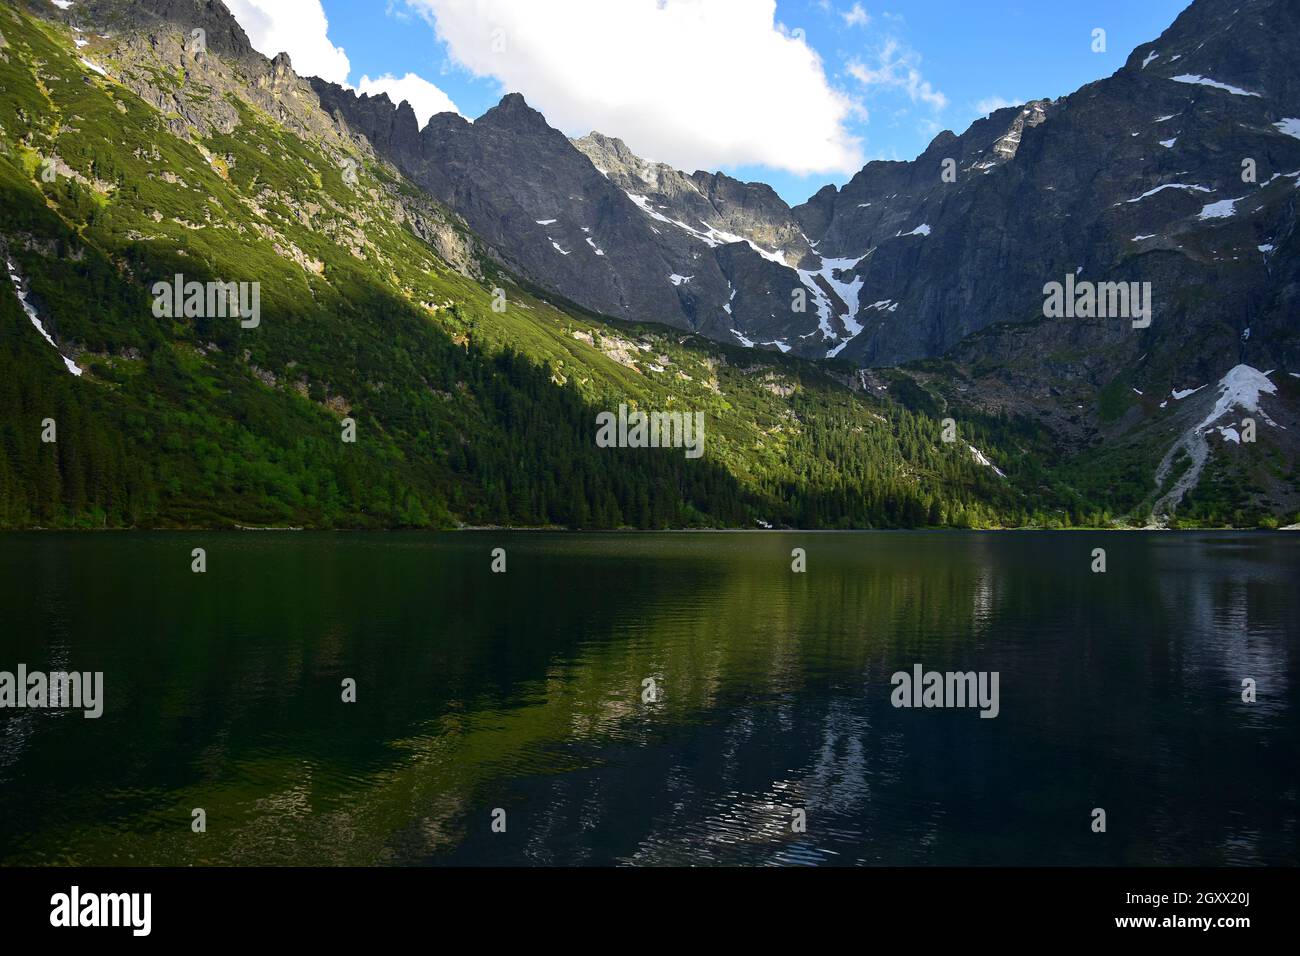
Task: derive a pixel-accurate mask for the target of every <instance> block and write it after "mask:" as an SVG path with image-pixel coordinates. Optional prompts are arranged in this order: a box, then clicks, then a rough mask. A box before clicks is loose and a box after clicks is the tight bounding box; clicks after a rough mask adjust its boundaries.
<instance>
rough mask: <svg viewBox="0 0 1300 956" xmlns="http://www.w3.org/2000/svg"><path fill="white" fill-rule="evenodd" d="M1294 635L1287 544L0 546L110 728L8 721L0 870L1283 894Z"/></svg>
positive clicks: (936, 537)
mask: <svg viewBox="0 0 1300 956" xmlns="http://www.w3.org/2000/svg"><path fill="white" fill-rule="evenodd" d="M1097 546H1103V547H1105V548H1106V550H1107V559H1108V568H1109V570H1108V573H1106V574H1093V573H1091V572H1090V564H1091V550H1092V548H1094V547H1097ZM195 547H203V548H206V550H207V560H208V571H207V573H206V574H193V573H191V571H190V561H191V559H190V551H191V549H192V548H195ZM496 547H504V548H506V550H507V555H508V558H507V560H508V571H507V573H505V574H493V573H491V571H490V563H491V556H490V552H491V550H492V549H493V548H496ZM794 547H803V548H805V549H806V550H807V554H808V571H807V573H806V574H793V573H791V569H790V560H791V559H790V550H791V548H794ZM1298 620H1300V536H1295V535H1290V536H1288V535H1284V534H1274V535H1264V534H1249V535H1232V534H1153V535H1145V534H1109V535H1104V534H1096V535H1092V534H1047V533H1042V534H1001V535H998V534H977V533H969V534H962V533H888V532H882V533H862V534H847V533H828V534H812V533H796V534H779V533H753V534H751V533H733V534H663V535H613V534H611V535H567V534H565V535H561V534H504V533H487V532H484V533H464V534H449V535H428V534H409V535H408V534H384V535H379V534H376V535H366V534H289V533H284V534H281V533H243V534H189V533H185V534H96V535H91V534H87V535H77V534H22V535H5V536H0V670H7V671H14V670H16V667H17V665H18V664H19V663H24V664H26V665H27V666H28V668H29V669H32V670H47V671H48V670H62V669H75V670H82V671H103V672H104V680H105V697H106V704H105V710H104V715H103V717H102V718H100V719H99V720H86V719H84V718H83V717H82V716H81V714H80V712H54V711H31V710H22V711H18V710H8V709H6V710H0V863H5V864H54V863H67V864H73V863H75V864H198V865H202V864H407V865H409V864H458V865H465V864H472V865H499V864H646V865H657V864H704V863H720V864H780V863H791V864H816V865H852V864H859V865H860V864H894V865H897V864H1043V865H1057V864H1084V865H1091V864H1098V865H1104V864H1141V865H1156V864H1178V863H1181V864H1288V865H1295V864H1297V863H1298V862H1300V827H1298V822H1297V810H1298V808H1300V710H1298V705H1300V624H1297V621H1298ZM916 663H921V664H923V665H924V666H925V668H926V669H927V670H929V669H935V670H941V671H946V670H963V671H964V670H987V671H998V672H999V674H1000V709H1001V712H1000V715H999V716H998V717H997V718H996V719H993V720H989V719H980V718H979V717H978V716H977V711H975V710H954V709H949V710H937V709H931V710H905V709H895V708H894V707H892V706H891V704H890V700H889V697H890V692H891V689H892V688H891V686H890V675H891V674H892V673H893V672H895V671H898V670H908V671H910V670H911V668H912V666H913V665H914V664H916ZM1247 677H1249V678H1253V679H1254V680H1255V681H1256V682H1257V685H1258V700H1257V701H1256V702H1255V703H1253V704H1252V703H1244V702H1243V701H1242V699H1241V682H1242V679H1243V678H1247ZM344 678H353V679H355V680H356V682H357V702H356V703H354V704H346V703H343V702H342V700H341V682H342V681H343V680H344ZM647 678H652V679H653V680H654V681H655V683H656V685H657V687H658V689H659V693H660V699H659V700H658V701H657V702H652V703H645V702H643V700H642V690H643V681H645V680H646V679H647ZM196 807H202V808H204V810H205V811H206V813H207V825H208V829H207V832H206V833H203V834H195V833H192V832H191V828H190V823H191V811H192V810H193V809H194V808H196ZM1094 807H1103V808H1105V810H1106V813H1107V832H1106V833H1105V834H1095V833H1092V832H1091V829H1090V823H1091V819H1092V818H1091V812H1092V809H1093V808H1094ZM495 808H502V809H504V810H505V812H506V832H505V833H494V832H493V831H492V827H491V824H492V814H493V810H494V809H495ZM795 809H802V810H804V811H806V814H807V832H805V833H796V832H792V829H791V820H792V811H793V810H795Z"/></svg>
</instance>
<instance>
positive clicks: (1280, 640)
mask: <svg viewBox="0 0 1300 956" xmlns="http://www.w3.org/2000/svg"><path fill="white" fill-rule="evenodd" d="M1198 544H1199V545H1200V547H1198V548H1195V549H1194V551H1193V553H1192V554H1190V555H1189V554H1187V553H1186V551H1180V552H1173V553H1172V557H1173V558H1174V560H1173V562H1171V563H1172V564H1173V565H1174V566H1173V567H1171V568H1169V569H1168V570H1166V571H1164V573H1160V574H1157V575H1156V576H1155V578H1156V580H1155V583H1156V585H1157V588H1158V594H1159V598H1160V601H1161V605H1162V607H1163V609H1164V611H1165V612H1166V613H1167V614H1168V615H1170V617H1171V618H1173V621H1174V622H1176V623H1175V624H1174V625H1173V626H1171V627H1169V628H1168V633H1169V635H1170V638H1169V639H1170V643H1171V645H1175V644H1180V645H1181V646H1180V647H1171V650H1176V651H1177V652H1178V653H1177V654H1176V655H1175V657H1174V659H1175V660H1178V661H1179V662H1180V664H1181V669H1182V672H1183V676H1184V677H1185V678H1187V679H1188V680H1195V678H1196V677H1197V676H1198V675H1199V676H1201V677H1202V679H1204V675H1209V674H1218V675H1221V677H1222V681H1223V683H1224V684H1226V685H1228V689H1229V692H1230V693H1231V694H1232V695H1233V699H1234V700H1235V701H1236V702H1237V704H1238V707H1239V712H1240V714H1241V715H1242V716H1243V717H1245V718H1246V719H1248V720H1250V721H1252V722H1258V723H1265V722H1267V719H1268V718H1272V717H1276V716H1278V715H1280V714H1281V713H1283V712H1284V711H1285V710H1286V709H1287V706H1288V704H1287V698H1288V696H1289V691H1290V682H1289V680H1288V677H1287V670H1288V655H1289V653H1290V646H1289V645H1290V643H1291V641H1292V640H1293V635H1292V634H1291V632H1290V628H1292V627H1294V625H1293V624H1292V623H1291V622H1290V619H1289V616H1288V613H1287V611H1288V610H1289V607H1287V606H1286V605H1285V600H1286V597H1287V596H1288V595H1289V593H1290V591H1291V589H1292V588H1294V586H1295V583H1294V581H1292V580H1291V579H1290V577H1289V573H1288V572H1289V569H1290V565H1289V564H1288V563H1287V562H1285V561H1269V560H1267V559H1266V556H1260V555H1259V552H1258V551H1256V550H1252V549H1248V548H1242V547H1237V546H1232V547H1224V546H1222V544H1220V543H1218V542H1214V541H1213V540H1211V541H1209V542H1198ZM1216 545H1217V546H1216ZM1187 550H1192V549H1187ZM1206 551H1209V552H1210V554H1209V555H1208V557H1209V558H1210V560H1207V555H1206V554H1205V552H1206ZM1216 552H1217V553H1216ZM1274 595H1281V596H1282V601H1280V602H1279V603H1280V604H1281V605H1282V606H1283V607H1284V608H1286V609H1285V610H1284V612H1283V613H1282V614H1281V615H1280V616H1279V615H1278V614H1276V613H1270V612H1271V610H1272V608H1271V604H1270V600H1269V599H1270V597H1272V596H1274ZM1180 625H1181V626H1180ZM1180 633H1181V634H1182V635H1183V639H1182V640H1181V642H1180V641H1179V638H1178V635H1179V634H1180ZM1247 677H1250V678H1253V679H1254V680H1255V683H1256V695H1257V696H1256V702H1255V703H1253V704H1247V703H1244V702H1242V701H1241V691H1242V687H1241V681H1242V679H1243V678H1247Z"/></svg>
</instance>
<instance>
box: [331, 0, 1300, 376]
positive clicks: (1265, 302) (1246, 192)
mask: <svg viewBox="0 0 1300 956" xmlns="http://www.w3.org/2000/svg"><path fill="white" fill-rule="evenodd" d="M1298 17H1300V12H1297V10H1296V7H1295V5H1294V4H1292V3H1287V2H1284V0H1249V2H1245V3H1237V2H1235V0H1198V2H1197V3H1195V4H1193V5H1192V6H1191V7H1189V8H1188V10H1187V11H1186V12H1185V13H1184V14H1183V15H1182V16H1180V17H1179V18H1178V20H1177V21H1176V22H1175V23H1174V24H1173V25H1172V26H1171V27H1170V28H1169V30H1167V31H1166V32H1165V33H1164V34H1163V35H1162V36H1161V37H1160V38H1159V39H1158V40H1157V41H1155V42H1153V43H1150V44H1145V45H1143V46H1141V47H1139V48H1138V49H1137V50H1136V51H1134V53H1133V55H1132V57H1131V58H1130V60H1129V61H1128V63H1127V64H1126V65H1125V66H1124V68H1123V69H1121V70H1120V71H1118V72H1117V73H1116V74H1115V75H1114V76H1112V77H1109V78H1107V79H1105V80H1101V81H1099V82H1097V83H1093V84H1090V85H1089V86H1087V87H1085V88H1084V89H1082V90H1080V91H1079V92H1077V93H1075V94H1072V95H1070V96H1067V97H1063V98H1061V99H1059V100H1055V101H1048V100H1038V101H1033V102H1030V103H1027V104H1024V105H1023V106H1019V107H1009V108H1006V109H1002V110H998V111H996V112H995V113H993V114H992V115H990V116H988V117H986V118H985V119H983V120H980V121H977V122H976V123H974V124H973V125H972V126H971V128H970V129H969V130H967V131H966V132H965V133H963V134H962V135H961V136H956V135H954V134H953V133H951V132H947V131H945V132H943V133H941V134H939V135H938V136H937V137H936V138H935V140H934V141H933V142H932V143H931V145H930V146H929V148H927V150H926V151H925V152H924V153H923V154H922V155H921V156H919V157H918V158H917V159H915V160H913V161H911V162H873V163H870V164H868V165H867V166H866V167H865V168H864V169H863V170H862V171H861V172H859V173H858V174H857V175H856V176H855V177H854V178H853V179H852V180H851V181H850V182H849V183H848V184H847V185H846V186H844V187H843V188H842V189H836V188H835V187H832V186H828V187H826V188H825V189H823V190H821V191H820V192H819V193H818V194H817V195H815V196H814V197H812V198H811V199H810V200H809V201H808V202H806V203H804V204H802V205H800V206H798V207H796V208H795V209H793V210H792V209H789V208H788V207H787V206H786V205H785V203H784V202H783V201H782V200H781V199H780V198H779V197H778V196H776V194H775V193H774V192H772V190H771V189H770V188H768V187H766V186H763V185H762V184H752V183H751V184H746V183H739V182H737V181H735V180H733V179H731V178H729V177H727V176H725V175H722V174H710V173H705V172H695V173H693V174H689V175H688V174H686V173H684V172H680V171H677V170H674V169H672V168H670V167H668V166H666V165H664V164H660V163H651V162H647V161H645V160H643V159H641V158H639V157H637V156H635V155H634V154H633V153H632V152H631V151H630V150H629V149H628V148H627V146H626V145H625V144H624V143H622V142H621V141H619V140H617V139H613V138H610V137H607V136H604V135H601V134H599V133H592V134H591V135H589V136H586V137H584V138H582V139H579V140H575V141H573V142H572V143H569V142H567V141H565V140H564V138H563V137H562V135H561V134H560V133H559V132H558V131H556V130H554V129H552V128H551V127H549V126H548V125H547V124H546V122H545V120H544V118H543V117H542V116H541V115H540V114H538V113H537V112H536V111H534V110H532V109H530V108H528V107H527V105H526V104H525V103H524V101H523V100H522V98H521V97H519V96H518V95H515V94H512V95H511V96H508V97H507V98H506V99H505V100H503V101H502V103H501V105H500V106H498V107H497V108H495V109H493V110H490V111H489V112H488V113H487V114H486V115H485V116H484V117H482V119H480V120H479V121H478V122H476V123H469V122H467V121H465V120H463V119H461V118H459V117H454V116H439V117H435V118H434V119H433V121H432V122H431V123H430V124H429V126H428V127H427V128H426V129H425V130H424V131H423V132H422V133H421V132H419V131H418V130H417V128H416V124H415V120H414V116H413V114H411V113H410V111H409V109H407V110H406V111H405V112H403V111H401V110H399V109H398V108H396V107H393V106H392V104H391V103H389V102H388V101H387V100H386V98H383V97H380V98H379V99H378V100H374V99H368V98H366V97H361V98H357V97H356V96H355V95H353V94H352V93H350V92H348V91H344V90H342V89H340V88H337V87H331V86H329V85H328V84H324V83H320V82H316V83H315V87H316V89H317V91H318V92H319V93H320V94H321V98H322V101H323V102H324V103H325V104H326V105H327V108H329V109H331V110H334V111H336V112H337V114H338V115H341V116H342V118H344V119H345V120H346V121H347V122H348V123H349V124H350V125H351V126H352V127H353V128H355V129H356V130H357V131H358V132H361V133H362V134H364V135H365V136H367V137H368V138H369V139H370V140H371V141H372V142H373V143H375V144H376V148H377V149H379V150H380V151H381V152H382V153H384V154H385V155H387V156H389V157H390V158H391V159H393V160H394V162H395V163H396V164H397V165H398V166H399V167H400V168H402V169H403V170H404V171H405V172H406V173H407V174H408V175H410V176H411V177H412V179H413V180H415V181H416V182H417V183H419V184H420V185H421V186H423V187H425V188H426V189H428V190H429V191H430V193H431V194H432V195H434V196H436V197H437V198H439V199H440V200H441V201H443V202H445V203H446V204H447V205H448V206H450V207H451V208H452V209H455V210H456V211H457V212H458V213H460V214H461V215H463V216H464V217H465V218H466V221H467V222H468V223H469V224H470V226H471V228H473V229H474V230H475V231H476V232H478V233H479V234H480V235H483V236H484V237H485V238H487V240H488V241H489V242H490V243H491V244H492V245H493V246H494V247H495V248H497V249H498V250H499V251H500V252H501V253H502V255H503V256H504V257H505V259H506V261H507V262H509V263H511V264H512V265H513V266H515V267H516V268H518V269H519V271H520V272H521V273H522V274H524V275H526V276H528V278H529V279H530V280H532V281H534V282H536V283H538V284H539V285H540V286H542V287H544V288H548V289H551V290H553V291H554V292H556V293H558V294H560V295H563V296H565V297H567V298H569V299H571V300H573V301H575V302H577V303H579V304H581V305H583V306H585V307H587V308H591V309H593V310H596V311H599V312H601V313H603V314H607V315H611V316H614V317H619V318H640V319H650V320H654V321H660V322H665V323H667V324H669V325H673V326H676V327H679V328H685V329H690V330H692V331H697V332H700V333H701V334H704V335H707V336H709V337H712V338H715V339H717V340H719V341H728V342H741V343H743V344H751V343H753V344H757V345H766V346H768V347H772V348H779V349H780V350H782V351H791V352H793V353H794V354H797V355H803V356H806V357H839V358H843V359H847V360H851V361H854V362H857V363H859V364H863V365H868V366H881V365H896V364H899V363H901V362H906V361H909V360H912V359H918V358H934V357H938V356H941V355H944V354H947V353H948V352H949V351H950V350H951V349H953V348H954V347H955V346H956V345H957V344H958V343H961V342H963V341H964V340H966V339H967V338H969V337H970V336H971V335H972V334H974V333H976V332H980V331H981V330H983V329H985V328H988V327H990V326H993V325H996V324H999V323H1006V322H1028V323H1033V322H1035V321H1037V320H1038V319H1040V318H1041V317H1042V316H1043V300H1044V293H1043V288H1044V285H1045V284H1046V283H1048V282H1051V281H1061V280H1063V279H1064V277H1065V276H1066V275H1067V274H1071V275H1076V276H1078V277H1080V278H1081V279H1087V280H1091V281H1096V282H1108V281H1138V282H1142V281H1150V282H1151V283H1152V288H1153V296H1154V305H1153V311H1154V315H1155V317H1156V318H1155V322H1154V325H1153V327H1152V329H1151V330H1150V332H1149V333H1147V334H1145V335H1143V336H1130V337H1129V339H1130V342H1131V344H1132V345H1133V346H1134V348H1133V349H1132V350H1131V351H1133V356H1134V357H1136V355H1138V354H1140V353H1141V352H1143V351H1150V350H1151V349H1153V348H1154V349H1159V350H1160V351H1161V352H1162V353H1170V352H1171V351H1172V352H1174V353H1177V354H1178V356H1179V359H1180V361H1181V360H1183V359H1186V360H1190V361H1193V362H1197V363H1200V364H1202V365H1204V367H1205V368H1207V369H1209V368H1210V367H1211V366H1223V368H1220V369H1219V370H1220V371H1222V370H1224V368H1226V367H1230V364H1227V363H1231V364H1235V361H1233V360H1235V359H1236V358H1242V359H1243V360H1250V361H1252V362H1254V363H1255V364H1258V365H1261V366H1262V365H1277V364H1286V363H1288V362H1289V363H1290V364H1291V365H1293V366H1294V365H1296V364H1298V363H1297V362H1296V360H1295V350H1296V337H1295V328H1294V324H1293V323H1289V322H1288V318H1289V316H1290V315H1291V314H1292V313H1293V311H1294V306H1295V304H1296V303H1295V296H1296V291H1295V289H1296V284H1295V280H1296V262H1297V261H1300V260H1297V257H1296V256H1295V255H1294V254H1293V253H1294V247H1291V246H1288V243H1289V242H1291V241H1293V240H1292V238H1291V237H1292V234H1293V232H1294V221H1295V217H1294V209H1293V206H1294V203H1293V197H1294V194H1295V186H1296V182H1297V180H1296V175H1297V173H1300V135H1297V134H1298V133H1300V120H1297V118H1296V117H1297V115H1300V102H1297V93H1296V89H1295V84H1296V78H1295V74H1296V71H1295V69H1294V67H1293V65H1292V62H1291V53H1290V51H1291V50H1292V49H1294V46H1295V43H1296V42H1297V41H1300V23H1298V22H1297V18H1298ZM584 158H585V159H586V160H587V161H588V162H583V159H584ZM1246 159H1250V160H1253V162H1254V171H1255V179H1254V181H1253V182H1243V181H1242V173H1243V168H1242V162H1243V160H1246ZM945 170H948V171H950V175H948V176H945V175H944V174H945ZM638 214H639V215H638ZM584 247H586V248H584ZM801 292H802V294H803V296H804V298H805V299H806V300H810V301H809V304H808V307H807V310H806V311H802V312H801V311H797V310H796V309H795V308H793V307H792V306H793V304H794V302H795V301H797V300H798V297H799V294H800V293H801ZM1247 328H1249V329H1250V330H1251V331H1250V336H1251V337H1250V339H1249V342H1250V343H1253V344H1248V345H1247V346H1246V347H1244V348H1242V349H1238V341H1239V339H1240V337H1241V336H1242V335H1243V334H1245V332H1246V330H1247ZM1238 352H1240V353H1241V354H1240V355H1238V354H1237V353H1238Z"/></svg>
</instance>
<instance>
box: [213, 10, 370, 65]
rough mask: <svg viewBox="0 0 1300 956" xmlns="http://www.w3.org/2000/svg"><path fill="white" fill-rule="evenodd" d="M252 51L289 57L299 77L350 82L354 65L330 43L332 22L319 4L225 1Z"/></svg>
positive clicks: (265, 54)
mask: <svg viewBox="0 0 1300 956" xmlns="http://www.w3.org/2000/svg"><path fill="white" fill-rule="evenodd" d="M225 2H226V6H227V7H229V8H230V12H231V13H232V14H234V16H235V19H236V20H237V21H238V22H239V25H240V26H241V27H243V28H244V32H245V33H247V34H248V39H249V42H251V43H252V44H253V49H255V50H256V51H257V52H258V53H261V54H262V55H263V56H268V57H273V56H275V55H276V54H277V53H288V54H289V59H291V60H293V69H294V72H295V73H297V74H298V75H299V76H319V77H320V78H321V79H324V80H329V81H330V82H332V83H344V84H346V83H347V81H348V73H349V72H350V71H351V69H352V67H351V64H350V63H349V62H348V55H347V54H346V53H344V52H343V48H342V47H339V46H335V45H334V44H333V43H331V42H330V39H329V36H328V31H329V21H327V20H326V19H325V11H324V9H322V7H321V5H320V0H225Z"/></svg>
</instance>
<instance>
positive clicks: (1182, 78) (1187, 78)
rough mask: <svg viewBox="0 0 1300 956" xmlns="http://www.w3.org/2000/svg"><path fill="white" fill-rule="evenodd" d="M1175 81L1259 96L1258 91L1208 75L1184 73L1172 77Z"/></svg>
mask: <svg viewBox="0 0 1300 956" xmlns="http://www.w3.org/2000/svg"><path fill="white" fill-rule="evenodd" d="M1170 79H1172V80H1173V81H1174V82H1175V83H1193V84H1195V85H1197V86H1208V87H1211V88H1213V89H1216V90H1224V91H1225V92H1228V93H1232V94H1233V95H1235V96H1259V94H1258V93H1252V92H1250V91H1249V90H1243V89H1242V88H1241V87H1239V86H1231V85H1229V84H1227V83H1220V82H1219V81H1218V80H1211V79H1209V78H1208V77H1204V76H1197V75H1196V74H1194V73H1182V74H1180V75H1178V76H1174V77H1170Z"/></svg>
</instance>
